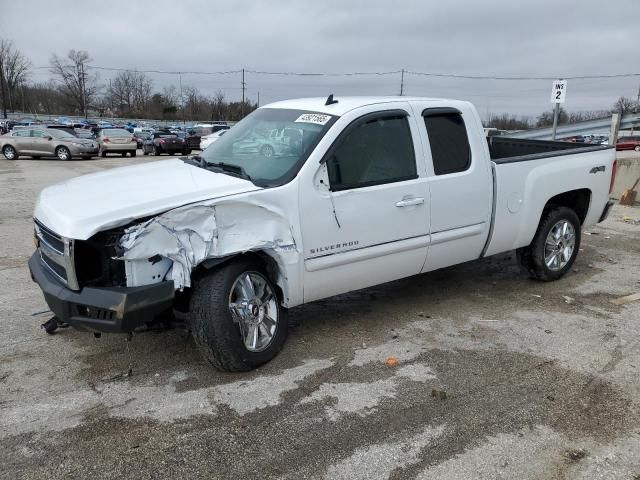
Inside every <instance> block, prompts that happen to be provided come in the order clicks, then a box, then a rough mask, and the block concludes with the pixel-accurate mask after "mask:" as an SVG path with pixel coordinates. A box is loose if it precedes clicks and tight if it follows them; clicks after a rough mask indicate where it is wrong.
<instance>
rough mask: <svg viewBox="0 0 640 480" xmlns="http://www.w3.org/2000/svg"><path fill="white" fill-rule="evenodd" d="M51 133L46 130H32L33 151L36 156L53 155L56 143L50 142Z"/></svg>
mask: <svg viewBox="0 0 640 480" xmlns="http://www.w3.org/2000/svg"><path fill="white" fill-rule="evenodd" d="M49 138H51V135H50V132H46V131H44V130H38V129H35V130H31V144H32V151H33V153H34V154H35V155H53V154H54V151H53V146H54V142H53V141H52V140H49Z"/></svg>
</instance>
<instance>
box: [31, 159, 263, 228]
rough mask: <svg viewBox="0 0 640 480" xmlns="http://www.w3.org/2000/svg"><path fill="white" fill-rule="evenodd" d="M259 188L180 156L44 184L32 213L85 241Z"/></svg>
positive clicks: (39, 218) (51, 225) (52, 226)
mask: <svg viewBox="0 0 640 480" xmlns="http://www.w3.org/2000/svg"><path fill="white" fill-rule="evenodd" d="M253 190H260V187H257V186H255V185H254V184H253V183H251V182H250V181H248V180H244V179H241V178H236V177H233V176H230V175H225V174H222V173H214V172H210V171H208V170H205V169H202V168H198V167H195V166H193V165H189V164H187V163H184V162H183V161H182V160H179V159H172V160H164V161H160V162H153V163H146V164H140V165H132V166H129V167H121V168H114V169H111V170H106V171H104V172H99V173H92V174H89V175H83V176H81V177H76V178H73V179H71V180H67V181H65V182H62V183H58V184H55V185H52V186H50V187H47V188H45V189H44V190H43V191H42V192H41V193H40V196H39V198H38V202H37V204H36V208H35V213H34V216H35V217H36V218H37V219H38V220H39V221H40V222H41V223H43V224H44V225H45V226H46V227H48V228H50V229H51V230H53V231H54V232H56V233H58V234H59V235H62V236H65V237H68V238H75V239H79V240H85V239H87V238H89V237H91V236H92V235H93V234H95V233H96V232H99V231H100V230H104V229H106V228H111V227H116V226H120V225H125V224H127V223H130V222H131V221H133V220H136V219H139V218H142V217H146V216H150V215H155V214H158V213H161V212H164V211H167V210H170V209H172V208H176V207H179V206H182V205H186V204H188V203H192V202H199V201H203V200H207V199H215V198H221V197H226V196H229V195H234V194H238V193H245V192H249V191H253Z"/></svg>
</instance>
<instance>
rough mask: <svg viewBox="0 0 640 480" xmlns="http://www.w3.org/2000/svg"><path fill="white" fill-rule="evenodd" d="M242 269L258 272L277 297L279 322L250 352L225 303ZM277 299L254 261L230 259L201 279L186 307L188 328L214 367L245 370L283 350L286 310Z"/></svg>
mask: <svg viewBox="0 0 640 480" xmlns="http://www.w3.org/2000/svg"><path fill="white" fill-rule="evenodd" d="M245 272H257V273H260V274H261V275H262V276H263V277H264V278H266V279H267V282H268V284H269V286H270V288H271V289H272V291H273V292H275V293H276V296H277V297H278V298H277V302H276V303H277V305H278V323H277V327H276V330H275V333H274V336H273V338H272V339H271V342H270V343H269V344H268V345H267V346H266V348H265V349H264V350H262V351H259V352H253V351H250V350H248V349H247V347H246V346H245V344H244V341H243V339H242V334H241V332H240V327H239V325H238V323H236V322H235V321H234V320H233V317H232V314H231V310H230V308H229V304H228V302H229V298H230V295H231V289H232V287H233V284H234V282H235V281H236V279H237V278H238V277H239V276H240V275H241V274H243V273H245ZM280 301H281V298H279V291H278V289H277V288H275V286H274V284H273V283H272V282H271V281H270V280H269V279H268V276H267V274H266V273H265V272H264V269H263V268H262V266H260V265H259V264H258V263H256V262H254V261H250V260H239V261H236V262H232V263H229V264H227V265H224V266H223V267H221V268H220V269H218V270H215V271H213V272H210V273H209V274H207V275H205V276H204V277H202V278H200V279H199V280H198V282H197V284H196V285H195V288H194V292H193V295H192V296H191V305H190V309H189V320H190V324H191V331H192V334H193V338H194V339H195V342H196V344H197V345H198V348H199V350H200V351H201V352H202V354H203V355H204V357H205V358H206V359H207V360H208V361H209V362H210V363H211V364H213V366H215V367H216V368H217V369H219V370H224V371H229V372H244V371H248V370H251V369H253V368H255V367H257V366H259V365H262V364H263V363H266V362H268V361H269V360H271V359H272V358H273V357H275V356H276V355H277V354H278V352H279V351H280V350H281V349H282V346H283V345H284V342H285V340H286V339H287V335H288V322H287V310H286V309H285V308H284V307H283V306H282V305H281V304H280Z"/></svg>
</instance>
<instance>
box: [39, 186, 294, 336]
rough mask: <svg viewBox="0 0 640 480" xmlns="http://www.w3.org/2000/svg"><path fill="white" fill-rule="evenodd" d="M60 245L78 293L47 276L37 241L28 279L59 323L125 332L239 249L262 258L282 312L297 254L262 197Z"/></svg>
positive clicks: (166, 307) (173, 302)
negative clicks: (279, 297)
mask: <svg viewBox="0 0 640 480" xmlns="http://www.w3.org/2000/svg"><path fill="white" fill-rule="evenodd" d="M60 238H62V237H60ZM62 240H64V241H66V239H62ZM62 240H61V241H62ZM67 243H69V245H71V246H72V248H69V249H67V250H68V254H69V255H70V257H69V258H66V259H64V261H63V262H61V263H62V264H65V265H68V266H69V267H68V268H69V270H70V276H71V275H72V276H73V277H74V278H77V283H78V288H70V286H69V285H68V284H65V283H64V282H62V281H61V277H60V275H57V274H56V272H55V271H52V269H51V268H50V264H51V262H50V261H49V258H48V257H47V256H46V254H47V251H48V250H46V248H48V247H46V245H44V244H41V245H39V248H38V250H37V251H36V253H35V254H34V255H33V257H32V258H31V260H30V262H29V267H30V270H31V274H32V277H33V279H34V281H36V282H37V283H38V284H39V285H40V287H41V289H42V290H43V293H44V296H45V300H46V301H47V304H48V305H49V307H50V308H51V310H52V311H53V312H54V314H55V315H56V316H57V317H58V319H59V320H60V321H62V322H68V323H69V324H71V326H73V327H76V328H81V329H86V330H91V331H97V332H131V331H133V330H135V329H137V328H139V327H142V326H144V325H147V324H149V323H152V322H154V321H155V320H156V319H157V318H159V317H162V316H163V314H164V313H165V312H168V311H170V310H171V309H172V308H174V307H178V308H179V309H180V310H183V309H184V306H182V305H177V304H179V303H180V302H179V301H178V300H180V299H184V298H187V297H188V295H182V294H181V292H183V291H185V289H187V291H188V289H189V287H191V286H192V276H193V273H194V271H195V270H196V268H197V267H198V266H200V265H204V267H205V268H214V267H215V265H217V264H219V263H223V262H224V261H226V260H228V259H230V258H233V257H235V256H238V255H241V254H244V253H247V252H257V253H260V254H261V255H263V256H268V257H269V259H270V262H269V263H270V266H271V268H269V272H270V274H271V275H272V277H273V278H272V280H273V281H274V282H275V283H276V284H277V285H278V286H279V287H280V290H281V292H282V304H283V305H284V306H285V307H287V306H289V303H290V298H291V291H290V288H289V285H290V284H291V283H292V282H291V281H290V280H291V278H292V277H293V278H294V279H295V278H296V277H295V276H296V275H297V265H298V258H299V254H300V253H299V251H298V249H297V247H296V241H295V239H294V235H293V232H292V229H291V227H290V222H289V221H288V220H287V217H286V216H285V214H284V210H281V209H280V208H278V207H277V206H273V205H269V204H268V203H265V201H264V195H263V196H261V198H260V199H256V198H251V197H250V196H249V198H247V197H245V198H242V199H241V200H238V199H236V200H231V199H228V200H226V201H218V202H217V203H216V204H213V205H212V204H204V203H200V204H191V205H187V206H183V207H179V208H175V209H172V210H169V211H166V212H164V213H162V214H160V215H157V216H155V217H153V218H150V219H146V220H143V221H139V222H138V223H134V224H133V225H132V224H131V223H129V226H122V227H116V228H111V229H108V230H105V231H101V232H98V233H96V234H95V235H93V236H92V237H90V238H89V239H87V240H76V241H72V240H69V241H68V242H67ZM45 247H46V248H45ZM59 273H60V272H59ZM293 283H294V284H296V282H293ZM298 297H299V294H298V292H295V294H294V300H296V299H297V298H298Z"/></svg>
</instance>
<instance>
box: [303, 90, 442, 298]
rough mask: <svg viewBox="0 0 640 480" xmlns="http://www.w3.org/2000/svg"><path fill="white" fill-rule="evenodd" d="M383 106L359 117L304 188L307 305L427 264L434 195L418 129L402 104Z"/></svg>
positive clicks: (305, 294) (417, 270)
mask: <svg viewBox="0 0 640 480" xmlns="http://www.w3.org/2000/svg"><path fill="white" fill-rule="evenodd" d="M378 107H379V108H380V106H378ZM384 108H386V109H385V110H378V111H374V112H370V113H366V114H363V115H361V116H359V117H358V116H357V115H356V114H353V115H354V119H353V121H351V122H350V123H349V125H348V126H347V127H346V128H345V129H344V131H343V132H342V133H341V134H340V135H339V136H338V138H337V139H336V140H335V142H334V143H333V145H332V146H331V147H330V148H329V150H328V152H327V153H326V155H325V156H324V158H323V160H322V162H321V163H320V164H319V165H318V167H317V172H316V175H315V177H314V179H313V185H303V186H301V226H302V237H303V241H304V259H305V260H304V268H305V272H304V277H305V280H304V285H305V287H304V301H305V302H309V301H312V300H316V299H319V298H325V297H328V296H331V295H336V294H339V293H344V292H347V291H351V290H357V289H360V288H364V287H368V286H371V285H376V284H379V283H384V282H387V281H391V280H395V279H398V278H402V277H406V276H410V275H414V274H417V273H419V272H420V270H421V268H422V266H423V264H424V261H425V258H426V253H427V245H428V231H429V215H428V212H429V202H428V198H429V194H428V187H427V181H426V178H425V176H424V171H423V170H424V169H423V163H422V162H417V158H418V156H422V147H421V145H420V141H419V135H418V132H417V129H418V127H419V125H418V124H417V123H416V122H415V120H414V119H413V118H412V116H411V114H410V108H409V106H408V105H407V104H406V103H404V102H398V103H393V104H388V106H386V107H384ZM341 120H343V119H341ZM345 121H346V120H345Z"/></svg>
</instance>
